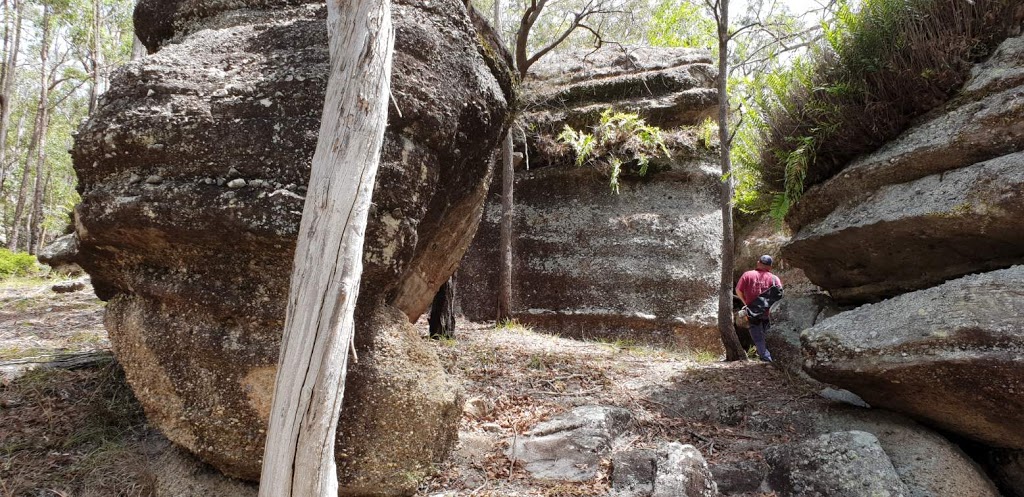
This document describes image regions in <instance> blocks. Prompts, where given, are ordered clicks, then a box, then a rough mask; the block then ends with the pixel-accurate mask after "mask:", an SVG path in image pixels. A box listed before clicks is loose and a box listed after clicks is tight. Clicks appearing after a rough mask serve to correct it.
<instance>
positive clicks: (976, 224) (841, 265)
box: [784, 96, 1024, 301]
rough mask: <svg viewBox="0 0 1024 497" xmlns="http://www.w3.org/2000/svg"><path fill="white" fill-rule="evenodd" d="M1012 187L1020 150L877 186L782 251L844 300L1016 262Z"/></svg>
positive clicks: (1023, 241)
mask: <svg viewBox="0 0 1024 497" xmlns="http://www.w3.org/2000/svg"><path fill="white" fill-rule="evenodd" d="M1022 105H1024V96H1022ZM1021 122H1024V120H1022V121H1021ZM1022 191H1024V153H1015V154H1010V155H1005V156H1002V157H999V158H997V159H993V160H990V161H987V162H982V163H979V164H975V165H972V166H969V167H963V168H960V169H956V170H952V171H948V172H946V173H944V174H936V175H932V176H928V177H926V178H922V179H918V180H915V181H911V182H909V183H904V184H898V185H890V186H885V187H882V188H880V189H878V190H877V191H875V192H874V194H873V196H872V197H871V198H870V199H868V200H866V201H864V202H861V203H857V204H844V205H842V206H840V207H838V208H836V209H835V210H834V211H832V212H831V213H830V214H829V215H828V216H826V217H825V218H824V219H821V220H820V221H817V222H814V223H812V224H808V225H807V226H805V227H804V229H803V230H801V231H800V233H798V234H797V236H796V237H794V239H793V240H792V241H791V242H790V244H789V245H787V246H786V247H785V250H784V254H785V256H786V258H787V259H789V260H790V261H791V262H793V263H794V264H795V265H797V266H799V267H801V268H803V269H804V272H805V273H806V274H807V277H808V278H810V280H811V281H813V282H815V283H816V284H818V285H821V286H822V287H824V288H826V289H828V290H829V291H830V293H831V294H832V296H833V297H835V298H836V299H838V300H845V301H871V300H878V299H879V298H884V297H889V296H893V295H898V294H900V293H903V292H907V291H913V290H918V289H921V288H928V287H930V286H932V285H935V284H938V283H942V282H943V281H945V280H947V279H950V278H955V277H959V276H962V275H964V274H969V273H972V272H977V271H983V270H991V269H998V268H1003V267H1008V266H1010V265H1013V264H1015V263H1020V262H1022V261H1024V215H1022V214H1024V195H1022V194H1021V192H1022Z"/></svg>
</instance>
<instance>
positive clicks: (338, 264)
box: [259, 0, 394, 497]
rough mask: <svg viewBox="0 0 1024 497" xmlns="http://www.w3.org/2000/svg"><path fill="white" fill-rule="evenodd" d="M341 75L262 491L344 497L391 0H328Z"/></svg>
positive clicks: (322, 144) (305, 220) (320, 145)
mask: <svg viewBox="0 0 1024 497" xmlns="http://www.w3.org/2000/svg"><path fill="white" fill-rule="evenodd" d="M327 7H328V19H327V29H328V34H329V45H330V56H331V73H330V78H329V79H328V83H327V97H326V100H325V102H324V112H323V117H322V120H321V123H320V135H319V139H318V141H317V149H316V152H315V154H314V157H313V168H312V172H311V176H310V180H309V187H308V188H309V190H308V193H307V195H306V201H305V206H304V208H303V213H302V222H301V224H300V227H299V238H298V244H297V247H296V250H295V262H294V269H293V271H292V279H291V289H290V291H289V297H288V310H287V314H286V317H285V330H284V338H283V343H282V348H281V355H280V359H279V361H278V371H277V380H276V386H275V390H274V392H275V393H274V400H273V406H272V409H271V418H270V428H269V430H268V433H267V441H266V449H265V452H264V457H263V475H262V479H261V483H260V491H259V495H260V496H261V497H293V496H294V497H311V496H322V497H327V496H330V497H336V496H337V495H338V480H337V469H336V465H335V459H334V444H335V440H336V430H337V425H338V417H339V413H340V410H341V404H342V398H343V396H344V380H345V373H346V371H347V367H348V357H349V355H348V352H349V348H350V347H351V346H352V338H353V333H354V315H353V314H354V310H355V305H356V298H357V296H358V292H359V278H360V276H361V273H362V254H363V239H364V235H365V231H366V219H367V214H368V211H369V208H370V200H371V195H372V193H373V186H374V182H375V179H376V174H377V166H378V164H379V162H380V152H381V147H382V145H383V141H384V128H385V124H386V121H387V110H388V107H387V104H388V95H389V92H390V84H391V65H392V52H393V50H394V29H393V27H392V24H391V3H390V1H389V0H351V1H342V0H328V2H327Z"/></svg>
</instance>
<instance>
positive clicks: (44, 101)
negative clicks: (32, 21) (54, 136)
mask: <svg viewBox="0 0 1024 497" xmlns="http://www.w3.org/2000/svg"><path fill="white" fill-rule="evenodd" d="M49 58H50V9H49V7H44V8H43V40H42V46H41V48H40V65H39V67H40V69H39V79H40V81H39V110H38V111H37V112H38V113H39V116H38V118H37V119H36V124H37V125H38V128H37V129H36V148H35V151H36V157H35V160H36V172H35V177H36V181H35V188H34V189H33V195H32V213H31V217H30V218H29V219H30V222H29V232H28V246H27V251H28V252H31V251H32V247H34V246H35V244H36V240H37V239H38V237H39V226H40V225H41V221H40V218H41V217H42V212H43V206H42V205H41V204H42V200H43V168H44V167H45V166H46V130H47V128H48V127H49V124H50V112H49V109H50V84H49V83H50V78H49V77H48V75H47V72H46V71H47V67H46V66H47V63H48V62H49ZM30 157H31V156H30ZM30 164H31V160H30V159H26V160H25V171H26V173H27V172H28V169H29V167H30ZM15 217H16V218H17V216H15Z"/></svg>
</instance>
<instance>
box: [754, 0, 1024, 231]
mask: <svg viewBox="0 0 1024 497" xmlns="http://www.w3.org/2000/svg"><path fill="white" fill-rule="evenodd" d="M1018 7H1019V2H1017V1H1015V0H975V1H973V2H948V1H944V0H863V1H862V2H861V3H860V8H859V9H854V8H853V7H852V6H851V4H850V3H848V2H845V1H844V2H841V3H840V4H839V9H838V12H837V13H836V16H835V18H834V20H833V21H832V22H830V23H827V24H826V25H825V26H824V29H823V33H824V42H823V43H821V44H819V45H818V46H816V47H815V50H814V51H813V52H812V54H811V56H810V58H809V59H808V60H804V61H801V62H799V63H798V64H795V65H794V66H793V68H792V69H791V70H789V71H786V72H782V73H779V74H776V75H772V76H769V77H767V78H765V83H764V86H763V88H761V89H760V90H761V92H762V93H761V94H760V95H759V96H758V98H760V99H761V105H762V108H763V109H765V110H764V114H765V119H764V124H763V125H762V126H761V128H760V130H759V137H758V141H759V142H760V147H759V148H760V154H759V155H760V160H759V161H757V162H758V164H757V165H756V168H757V170H758V172H759V174H760V175H761V184H760V186H759V189H760V194H761V195H762V196H765V197H769V198H773V201H772V205H771V211H772V213H773V215H774V216H776V218H777V219H781V218H782V217H784V216H785V215H786V213H787V212H788V211H789V208H790V207H791V206H792V205H794V204H795V203H796V202H797V201H798V200H799V198H800V196H801V195H802V194H803V192H804V190H805V189H806V188H808V187H809V186H812V185H815V184H818V183H821V182H823V181H825V180H827V179H828V178H830V177H832V176H834V175H836V174H837V173H838V172H840V171H841V170H842V169H843V168H844V167H846V165H847V164H849V162H850V161H851V160H852V159H853V158H855V157H856V156H858V155H861V154H863V153H866V152H869V151H871V150H874V149H876V148H877V147H878V146H880V145H881V144H882V143H884V142H885V141H887V140H891V139H892V138H894V137H896V136H897V135H898V134H899V133H901V132H902V131H904V130H905V129H906V128H907V127H909V125H910V123H911V122H912V120H913V119H914V118H916V117H918V116H920V115H922V114H924V113H925V112H927V111H929V110H931V109H933V108H935V107H937V106H939V105H941V104H943V103H944V102H946V101H947V100H948V99H949V98H950V97H951V96H952V95H953V94H954V93H955V91H956V90H957V89H958V88H959V87H960V86H961V85H962V84H963V83H964V81H965V80H966V78H967V76H968V75H969V71H970V68H971V66H972V65H973V64H974V63H976V62H978V61H979V60H981V59H982V58H983V57H984V56H985V55H986V54H988V53H989V52H990V51H991V50H992V49H993V48H994V47H995V46H996V45H997V44H998V43H999V42H1001V41H1002V40H1003V39H1005V38H1006V37H1007V36H1008V35H1009V33H1011V32H1012V31H1013V30H1014V29H1017V28H1019V26H1020V23H1021V21H1022V17H1024V11H1022V10H1021V9H1019V8H1018Z"/></svg>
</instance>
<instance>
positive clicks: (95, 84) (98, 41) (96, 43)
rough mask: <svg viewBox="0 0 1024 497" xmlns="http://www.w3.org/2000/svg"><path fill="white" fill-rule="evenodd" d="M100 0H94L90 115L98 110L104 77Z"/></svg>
mask: <svg viewBox="0 0 1024 497" xmlns="http://www.w3.org/2000/svg"><path fill="white" fill-rule="evenodd" d="M101 12H102V11H101V9H100V0H92V60H91V64H92V76H91V77H92V88H91V90H90V91H89V115H90V116H91V115H92V114H93V112H95V111H96V106H97V105H98V103H99V100H100V92H101V91H102V85H103V78H102V77H101V76H100V66H101V65H102V63H103V43H102V38H101V30H102V25H101V24H100V14H101Z"/></svg>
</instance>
